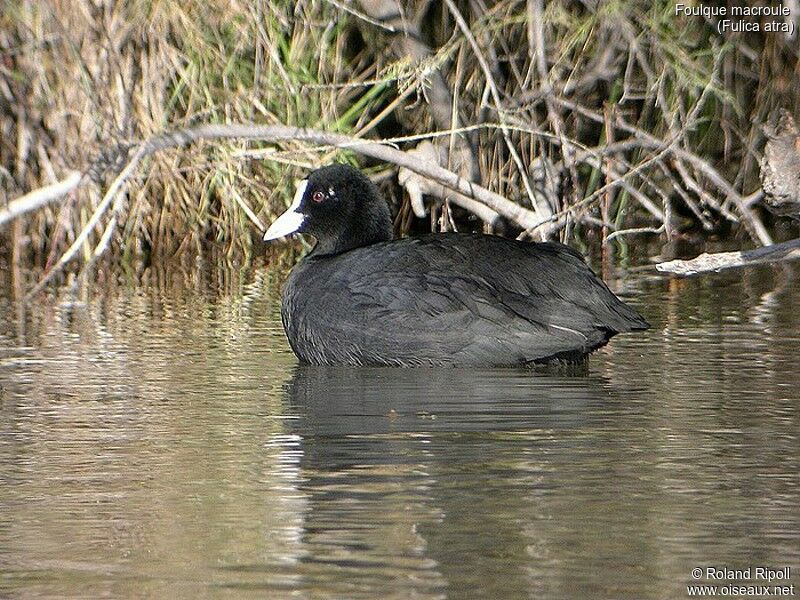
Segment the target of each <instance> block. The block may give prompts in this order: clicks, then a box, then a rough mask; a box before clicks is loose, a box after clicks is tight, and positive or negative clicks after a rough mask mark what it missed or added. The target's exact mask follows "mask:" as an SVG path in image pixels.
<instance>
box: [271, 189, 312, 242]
mask: <svg viewBox="0 0 800 600" xmlns="http://www.w3.org/2000/svg"><path fill="white" fill-rule="evenodd" d="M307 185H308V181H306V180H305V179H304V180H303V181H301V182H300V183H299V184H298V185H297V191H296V192H295V194H294V199H293V200H292V205H291V206H290V207H289V208H288V209H286V212H285V213H283V214H282V215H281V216H280V217H278V218H277V219H275V221H274V222H273V223H272V225H270V226H269V229H267V232H266V233H265V234H264V241H265V242H267V241H269V240H275V239H278V238H280V237H284V236H287V235H291V234H293V233H295V232H296V231H297V230H298V229H300V227H302V226H303V223H304V222H305V220H306V216H305V215H304V214H303V213H302V212H300V203H301V202H302V201H303V194H305V192H306V186H307Z"/></svg>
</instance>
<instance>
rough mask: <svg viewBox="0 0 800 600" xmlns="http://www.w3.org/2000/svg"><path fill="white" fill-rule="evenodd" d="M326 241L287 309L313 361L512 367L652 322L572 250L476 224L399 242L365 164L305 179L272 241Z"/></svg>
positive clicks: (294, 276) (294, 333)
mask: <svg viewBox="0 0 800 600" xmlns="http://www.w3.org/2000/svg"><path fill="white" fill-rule="evenodd" d="M292 233H307V234H310V235H312V236H314V237H315V238H316V240H317V244H316V246H315V247H314V249H313V250H312V251H311V252H310V253H309V254H308V256H306V257H305V258H303V259H302V260H301V261H300V262H299V263H298V264H297V266H295V268H294V269H293V270H292V272H291V274H290V275H289V279H288V281H287V282H286V286H285V288H284V290H283V305H282V309H281V314H282V317H283V326H284V328H285V329H286V336H287V337H288V338H289V344H290V345H291V347H292V350H294V352H295V354H297V356H298V358H299V359H300V360H301V361H303V362H306V363H311V364H325V365H391V366H403V367H411V366H513V365H528V364H532V363H540V362H550V361H555V360H565V361H576V360H580V359H582V358H583V357H585V356H586V355H587V354H588V353H589V352H591V351H593V350H595V349H596V348H599V347H600V346H603V345H604V344H606V343H607V342H608V340H609V339H610V338H611V337H612V336H613V335H615V334H617V333H620V332H625V331H631V330H635V329H646V328H647V327H648V324H647V321H645V320H644V319H643V318H642V316H641V315H639V313H637V312H636V311H635V310H634V309H632V308H631V307H630V306H628V305H626V304H625V303H623V302H622V301H621V300H620V299H619V298H617V297H616V296H615V295H614V294H613V293H611V291H610V290H609V289H608V288H607V287H606V285H605V284H604V283H603V282H602V281H601V280H600V279H598V278H597V276H596V275H595V274H594V273H593V272H592V270H591V269H590V268H589V267H588V266H587V265H586V263H584V261H583V259H582V258H581V256H580V255H579V254H578V253H577V252H576V251H574V250H572V249H571V248H569V247H567V246H564V245H563V244H557V243H526V242H519V241H514V240H508V239H504V238H500V237H496V236H491V235H480V234H470V233H441V234H429V235H425V236H422V237H416V238H408V239H402V240H392V223H391V218H390V214H389V209H388V207H387V205H386V202H385V201H384V200H383V198H382V197H381V195H380V193H379V192H378V190H377V188H376V187H375V185H374V184H373V183H372V182H371V181H370V180H369V179H368V178H367V177H366V176H365V175H364V174H363V173H361V172H360V171H359V170H357V169H354V168H353V167H350V166H347V165H340V164H335V165H330V166H327V167H324V168H322V169H319V170H317V171H314V172H313V173H311V175H309V176H308V178H307V179H305V180H304V181H302V182H301V183H300V184H299V186H298V189H297V193H296V195H295V197H294V201H293V202H292V205H291V206H290V207H289V209H288V210H287V211H286V212H285V213H284V214H282V215H281V216H280V217H279V218H278V219H277V220H276V221H275V222H274V223H273V224H272V225H271V226H270V228H269V229H268V230H267V232H266V234H265V235H264V240H273V239H276V238H279V237H283V236H286V235H290V234H292Z"/></svg>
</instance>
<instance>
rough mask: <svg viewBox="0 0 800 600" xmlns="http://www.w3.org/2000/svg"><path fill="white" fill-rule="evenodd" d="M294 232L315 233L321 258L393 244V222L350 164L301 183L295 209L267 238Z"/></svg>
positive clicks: (371, 185)
mask: <svg viewBox="0 0 800 600" xmlns="http://www.w3.org/2000/svg"><path fill="white" fill-rule="evenodd" d="M293 233H307V234H309V235H313V236H314V237H315V238H316V239H317V245H316V247H315V248H314V253H315V254H339V253H340V252H346V251H347V250H352V249H353V248H358V247H360V246H368V245H370V244H375V243H377V242H385V241H388V240H391V239H392V220H391V216H390V214H389V207H388V206H386V202H385V201H384V199H383V198H382V197H381V195H380V193H378V189H377V188H376V187H375V184H374V183H372V182H371V181H370V180H369V178H367V176H366V175H364V174H363V173H362V172H361V171H359V170H358V169H355V168H353V167H351V166H349V165H338V164H337V165H329V166H327V167H323V168H321V169H318V170H316V171H314V172H313V173H311V174H310V175H309V176H308V177H307V178H306V179H304V180H303V181H302V182H300V184H299V185H298V186H297V193H296V194H295V197H294V200H293V201H292V205H291V206H290V207H289V209H288V210H287V211H286V212H285V213H283V214H282V215H281V216H280V217H278V219H277V220H276V221H275V222H274V223H273V224H272V225H270V227H269V229H268V230H267V233H266V234H265V235H264V240H265V241H267V240H274V239H276V238H279V237H283V236H286V235H291V234H293Z"/></svg>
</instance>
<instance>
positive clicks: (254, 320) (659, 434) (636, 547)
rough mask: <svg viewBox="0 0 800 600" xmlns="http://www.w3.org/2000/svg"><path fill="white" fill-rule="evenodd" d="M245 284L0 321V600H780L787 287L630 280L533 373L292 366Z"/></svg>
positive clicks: (65, 305)
mask: <svg viewBox="0 0 800 600" xmlns="http://www.w3.org/2000/svg"><path fill="white" fill-rule="evenodd" d="M265 279H266V278H265ZM261 280H262V279H261V278H257V282H256V283H254V284H253V285H251V286H247V287H244V288H243V289H242V290H241V291H240V292H231V293H222V292H215V293H213V294H207V293H198V291H197V290H196V289H190V288H188V287H187V288H186V289H182V288H181V287H180V286H177V287H170V288H169V291H163V288H162V289H160V290H155V291H154V290H152V289H147V290H138V291H137V290H124V289H123V290H116V291H114V292H113V293H112V294H110V295H106V296H105V297H103V298H98V299H97V300H93V301H89V302H88V303H74V302H73V303H69V302H67V301H54V300H53V301H46V302H42V303H40V304H37V305H34V306H32V307H31V308H30V309H29V310H28V311H27V312H26V313H25V314H24V315H22V314H21V312H20V311H18V310H16V309H15V307H14V306H13V305H11V304H10V303H9V302H8V301H6V300H0V311H1V312H0V597H9V598H37V597H48V598H53V597H56V598H63V597H70V598H97V597H110V598H124V597H131V598H143V597H150V598H174V597H177V598H206V597H211V598H216V597H222V598H224V597H235V598H238V597H252V598H290V597H291V598H331V597H333V598H670V599H672V598H686V597H688V593H687V588H686V586H687V584H690V583H712V584H714V583H717V584H720V585H721V584H722V583H724V582H722V581H719V582H718V581H713V580H709V579H708V578H707V577H706V574H705V571H704V572H703V576H702V577H701V578H700V579H698V580H694V579H693V578H692V574H691V573H692V569H694V568H698V567H699V568H702V569H704V570H705V569H706V568H707V567H709V566H716V567H727V568H729V569H745V568H748V567H750V568H751V569H752V571H751V574H750V577H749V579H747V580H744V581H743V580H741V578H740V580H739V581H736V583H737V584H738V585H763V584H766V583H767V582H765V581H759V580H757V579H756V574H755V569H756V568H757V567H769V568H775V569H777V568H782V567H791V568H792V570H791V571H790V573H791V579H792V580H791V581H789V582H783V583H786V584H787V585H789V584H794V586H795V588H797V589H796V590H795V593H796V594H797V595H800V576H798V573H800V440H799V436H800V368H798V356H800V311H798V301H800V275H798V274H795V273H792V272H791V271H789V270H782V269H780V268H776V269H773V268H764V269H759V270H753V271H747V272H744V273H738V274H725V275H712V276H708V277H705V278H699V279H692V280H687V281H669V280H667V279H638V280H637V279H635V278H634V279H629V280H627V281H626V282H625V286H624V288H622V289H621V288H620V287H619V286H618V287H617V289H621V291H622V292H623V295H624V296H625V297H627V298H630V299H632V301H633V303H634V304H635V305H636V306H637V307H638V308H639V309H640V310H641V312H643V313H644V314H645V315H646V316H647V318H648V319H649V320H650V321H651V323H652V324H653V328H652V329H651V330H649V331H647V332H644V333H640V334H632V335H626V336H619V337H617V338H615V339H614V340H613V341H612V343H611V345H609V346H608V347H606V348H605V349H603V350H601V351H599V352H597V353H596V354H595V355H594V356H593V357H592V360H591V362H590V364H589V368H588V370H586V371H585V372H581V371H580V370H576V372H560V373H559V372H552V371H551V372H530V371H525V370H436V369H420V370H401V369H349V368H348V369H346V368H310V367H301V366H299V365H298V364H297V362H296V360H295V358H294V357H293V355H292V354H291V352H290V351H289V349H288V347H287V345H286V341H285V338H284V337H283V332H282V329H281V326H280V321H279V319H278V318H277V311H278V303H277V300H276V299H275V297H274V296H275V294H274V287H275V286H274V285H266V284H263V285H262V284H261V283H259V282H260V281H261ZM776 583H782V582H780V581H773V582H771V585H774V584H776ZM758 597H763V596H758Z"/></svg>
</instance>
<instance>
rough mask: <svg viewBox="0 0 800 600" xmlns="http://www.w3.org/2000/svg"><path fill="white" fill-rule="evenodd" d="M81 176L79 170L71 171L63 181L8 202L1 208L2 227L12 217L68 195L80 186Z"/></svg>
mask: <svg viewBox="0 0 800 600" xmlns="http://www.w3.org/2000/svg"><path fill="white" fill-rule="evenodd" d="M81 177H82V176H81V174H80V173H79V172H78V171H71V172H70V173H69V175H67V176H66V177H65V178H64V179H62V180H61V181H57V182H56V183H54V184H52V185H48V186H45V187H42V188H39V189H37V190H33V191H32V192H29V193H27V194H25V195H24V196H20V197H19V198H17V199H16V200H12V201H11V202H9V203H8V206H6V207H4V208H0V227H2V226H3V225H5V224H6V223H7V222H8V221H11V220H12V219H16V218H17V217H21V216H22V215H24V214H25V213H29V212H31V211H34V210H36V209H38V208H41V207H42V206H44V205H45V204H49V203H51V202H55V201H56V200H60V199H61V198H62V197H63V196H66V195H67V194H68V193H69V192H71V191H72V190H74V189H75V188H76V187H78V185H79V184H80V183H81Z"/></svg>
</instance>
